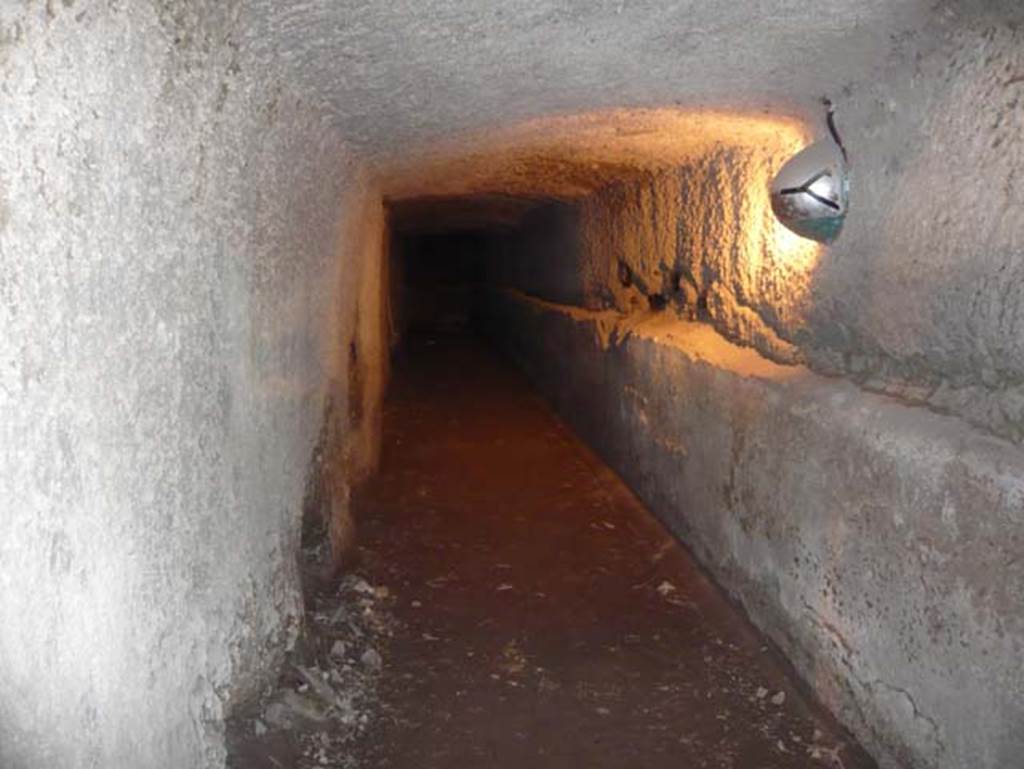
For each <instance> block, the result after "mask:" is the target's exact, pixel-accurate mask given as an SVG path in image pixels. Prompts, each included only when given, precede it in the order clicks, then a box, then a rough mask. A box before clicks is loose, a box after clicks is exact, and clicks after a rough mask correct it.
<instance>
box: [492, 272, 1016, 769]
mask: <svg viewBox="0 0 1024 769" xmlns="http://www.w3.org/2000/svg"><path fill="white" fill-rule="evenodd" d="M490 310H491V316H490V323H491V328H492V331H494V332H495V333H497V334H498V335H499V337H500V338H501V339H502V340H503V342H504V344H505V346H506V349H508V350H509V351H510V353H511V354H512V355H513V357H514V358H515V359H516V360H517V361H518V362H519V363H520V364H521V365H522V366H523V368H524V369H525V370H526V371H527V373H528V374H529V375H530V376H531V378H532V379H533V380H534V382H535V383H536V384H537V385H538V387H539V388H540V390H541V391H542V392H543V393H545V394H546V395H547V396H548V397H549V398H550V399H551V401H552V402H553V404H554V405H555V407H556V408H557V409H558V411H559V412H560V413H561V414H562V415H564V416H565V418H566V419H567V420H568V421H569V423H570V424H571V425H572V426H573V427H574V428H575V429H576V430H577V431H578V432H579V433H580V435H581V436H583V437H584V439H585V440H587V441H588V443H590V445H592V446H593V447H595V449H596V450H597V451H598V452H599V453H600V454H601V455H602V456H603V457H604V458H605V460H606V461H608V462H609V464H610V465H611V466H612V467H613V468H614V469H616V470H617V471H618V472H619V473H620V474H621V475H622V476H623V478H624V479H625V481H626V482H627V483H628V484H629V485H630V487H631V488H633V489H634V490H635V491H636V492H637V493H638V494H639V495H640V497H641V498H642V499H644V501H645V502H646V503H647V504H648V505H649V506H650V507H651V508H652V510H654V511H655V513H656V514H657V515H658V516H659V517H660V518H661V519H662V520H663V521H664V522H665V523H666V524H667V525H669V527H670V528H672V530H673V531H674V532H675V533H676V534H677V535H678V536H679V537H680V538H681V540H682V541H683V542H684V543H685V544H686V545H687V546H688V547H690V548H691V549H692V550H693V551H694V552H695V554H696V555H697V556H698V558H699V559H700V560H701V562H702V563H704V564H705V565H706V566H707V567H708V568H709V570H710V571H711V572H712V573H713V575H714V577H715V578H716V580H717V581H718V582H719V584H721V585H722V586H723V587H724V588H725V589H726V590H727V591H728V592H729V593H730V594H731V595H732V596H734V597H735V598H736V599H737V600H738V601H739V602H740V603H741V604H742V605H743V607H744V608H745V609H746V610H747V612H748V613H749V614H750V616H751V618H752V619H753V621H754V622H755V624H757V625H758V626H759V627H761V628H762V629H763V630H764V631H765V632H766V633H768V635H769V636H770V637H772V638H773V639H774V640H775V641H776V642H777V643H778V644H779V646H780V647H781V648H782V650H783V651H784V652H785V654H786V655H787V656H788V657H789V658H790V659H791V660H792V661H793V663H794V664H795V665H796V667H797V669H798V671H799V672H800V674H801V675H802V677H803V678H804V680H805V681H806V682H807V683H808V684H809V685H810V686H811V687H812V688H813V689H814V690H815V691H816V693H817V694H818V696H819V697H820V698H821V699H822V700H823V702H824V703H825V705H826V706H827V707H829V708H830V709H831V710H832V711H833V712H835V713H836V714H837V715H838V716H839V718H840V719H841V720H842V721H843V722H844V723H846V724H847V725H848V726H849V727H850V728H851V729H852V730H853V731H854V733H855V734H856V735H857V737H858V738H859V739H860V740H861V741H862V743H863V744H864V745H865V746H866V747H867V748H868V749H869V750H870V751H871V752H872V754H873V755H874V756H875V757H876V758H877V759H878V760H879V762H880V764H881V766H882V767H885V768H886V769H909V767H922V768H923V767H928V768H929V769H931V768H933V767H943V768H945V769H952V768H954V767H955V768H956V769H968V768H970V769H974V768H976V767H985V768H986V769H996V768H997V767H1004V766H1011V765H1014V764H1015V762H1017V761H1018V760H1019V757H1020V756H1021V755H1022V754H1024V741H1022V738H1024V735H1022V733H1021V731H1020V728H1019V725H1020V724H1021V723H1022V721H1024V678H1022V676H1021V671H1020V664H1019V660H1020V658H1021V654H1022V652H1024V605H1022V602H1021V598H1020V596H1021V594H1022V588H1024V568H1022V567H1021V564H1020V559H1019V553H1020V548H1021V542H1022V541H1024V520H1022V519H1021V516H1020V511H1021V509H1022V504H1024V480H1022V479H1024V456H1022V454H1021V452H1020V450H1019V449H1018V448H1017V447H1016V446H1014V445H1013V444H1010V443H1008V442H1006V441H1003V440H1000V439H996V438H992V437H989V436H986V435H984V434H982V433H979V432H977V431H974V430H972V429H968V428H966V427H965V424H964V423H963V421H961V420H959V419H957V418H953V417H947V416H939V415H936V414H933V413H930V412H929V411H927V410H926V409H923V408H913V407H908V406H906V405H904V404H902V403H901V402H899V401H897V400H895V399H893V398H890V397H886V396H882V395H877V394H872V393H867V392H864V391H863V390H860V389H858V388H857V387H855V386H854V385H852V384H850V383H848V382H845V381H844V380H835V379H826V378H824V377H821V376H819V375H816V374H814V373H812V372H811V371H809V370H808V369H806V368H805V367H803V366H784V365H779V364H776V363H773V362H771V361H769V360H767V359H766V358H764V357H762V356H761V355H759V354H758V353H756V352H755V351H753V350H752V349H750V348H744V347H738V346H736V345H734V344H732V343H730V342H728V341H726V340H725V339H723V338H722V337H721V336H720V335H719V334H718V333H717V332H715V331H714V330H713V329H712V327H710V326H709V325H708V324H704V323H694V322H689V321H683V320H679V319H678V318H676V317H673V316H672V314H671V313H668V312H664V311H663V312H650V311H645V312H638V313H634V314H631V315H627V314H623V313H619V312H617V311H614V310H605V311H593V310H583V309H580V308H578V307H571V306H567V305H561V304H554V303H550V302H546V301H543V300H538V299H536V298H532V297H529V296H527V295H525V294H522V293H520V292H518V291H508V290H505V291H496V292H495V293H494V296H493V301H492V303H491V305H490ZM840 757H841V756H840Z"/></svg>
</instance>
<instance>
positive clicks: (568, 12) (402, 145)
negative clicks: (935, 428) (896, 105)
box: [245, 0, 937, 161]
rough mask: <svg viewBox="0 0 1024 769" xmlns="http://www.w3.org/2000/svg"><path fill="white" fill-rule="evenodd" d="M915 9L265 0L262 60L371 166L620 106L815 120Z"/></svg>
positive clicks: (258, 17) (878, 61)
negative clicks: (318, 103) (443, 140)
mask: <svg viewBox="0 0 1024 769" xmlns="http://www.w3.org/2000/svg"><path fill="white" fill-rule="evenodd" d="M929 6H934V3H928V4H926V3H924V2H919V1H918V0H913V1H912V2H893V1H892V0H831V1H826V2H815V3H811V2H807V1H806V0H799V2H798V1H797V0H765V2H757V3H754V2H708V1H707V0H704V1H703V2H697V1H696V0H688V1H683V2H663V1H662V0H595V1H594V2H571V3H567V2H562V1H560V0H516V1H513V2H501V3H483V2H473V3H470V2H463V1H461V0H426V1H424V0H397V1H395V2H388V3H366V2H351V1H350V2H338V0H294V1H292V2H281V0H259V1H258V2H254V3H249V4H246V6H245V8H246V13H251V14H253V16H252V18H251V19H250V21H251V22H252V24H253V27H252V28H253V29H254V31H255V35H254V39H255V40H256V41H258V46H259V47H260V50H261V52H262V53H263V54H264V55H265V56H268V57H275V58H276V57H280V59H281V60H282V64H283V66H284V67H285V68H286V70H287V71H288V72H289V77H290V78H291V79H292V81H293V82H295V83H296V87H297V88H298V89H300V90H302V91H304V92H307V93H310V94H312V95H314V96H315V97H316V98H317V99H319V100H322V101H324V102H325V103H326V104H327V105H328V106H329V107H330V109H331V110H332V111H333V113H334V115H335V116H336V119H337V122H338V124H339V127H340V128H341V129H342V131H343V132H344V135H345V136H346V137H347V138H348V140H349V141H350V142H351V143H352V145H353V147H354V148H355V149H356V150H357V151H359V152H361V153H363V154H364V155H365V156H366V157H367V158H369V159H375V160H384V161H387V160H389V159H393V158H394V157H396V156H402V157H405V158H407V159H408V158H409V157H410V156H411V155H414V154H415V148H417V147H421V146H425V145H428V144H429V143H430V142H431V141H433V140H436V139H438V138H439V137H443V136H449V135H451V133H452V132H455V131H463V130H465V131H478V130H482V129H487V128H491V127H495V126H500V125H506V124H511V123H517V122H521V121H524V120H529V119H533V118H538V117H542V116H546V115H555V114H565V113H576V112H583V111H593V110H603V109H610V108H615V107H652V106H662V107H663V106H682V107H685V108H687V109H690V108H703V107H714V108H716V109H723V110H742V111H744V112H747V113H750V112H760V111H764V110H768V111H771V112H772V113H775V114H791V115H804V116H806V115H807V114H809V113H810V111H811V110H812V109H814V108H815V105H816V103H817V100H818V99H820V97H821V96H822V94H825V93H831V94H836V93H837V92H839V91H840V90H841V89H843V88H849V87H851V85H852V84H855V83H857V82H858V81H865V80H867V79H870V77H871V74H872V72H873V68H875V67H879V66H882V65H883V64H884V62H885V61H886V60H887V58H888V57H890V56H891V55H892V51H893V47H894V45H893V41H894V40H896V39H898V38H899V37H900V36H901V35H906V34H912V31H913V29H914V28H915V27H916V26H918V25H919V24H921V23H923V20H924V18H925V17H926V15H927V14H932V15H934V14H935V13H937V11H935V10H934V9H932V10H928V7H929Z"/></svg>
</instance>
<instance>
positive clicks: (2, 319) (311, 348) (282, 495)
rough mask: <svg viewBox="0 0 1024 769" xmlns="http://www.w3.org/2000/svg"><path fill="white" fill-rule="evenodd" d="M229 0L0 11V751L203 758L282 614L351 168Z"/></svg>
mask: <svg viewBox="0 0 1024 769" xmlns="http://www.w3.org/2000/svg"><path fill="white" fill-rule="evenodd" d="M237 10H238V5H237V4H231V3H220V2H216V3H213V2H210V3H195V2H189V3H159V4H150V3H130V4H120V3H118V4H114V3H110V4H108V3H99V2H93V3H71V2H63V3H57V2H54V3H45V4H44V3H41V2H40V3H15V4H12V3H5V4H3V5H2V7H0V329H3V333H2V335H0V499H2V500H3V513H2V515H0V680H3V682H4V683H3V687H2V692H0V765H3V766H4V767H10V768H11V769H28V768H29V767H40V766H53V767H83V768H84V767H104V768H108V767H109V768H110V769H116V768H119V767H125V768H127V767H131V768H132V769H135V768H137V767H153V768H154V769H155V768H157V767H175V769H178V768H180V767H207V766H210V767H213V766H219V765H220V764H221V763H222V760H223V747H222V744H221V731H222V728H223V727H222V718H223V716H224V713H225V712H226V710H227V709H228V708H229V707H230V706H231V704H232V703H233V702H234V701H235V700H237V699H239V698H241V697H244V696H245V695H247V694H248V693H249V692H251V691H253V690H254V688H255V687H256V686H258V685H259V684H261V683H262V682H263V680H264V678H265V677H266V676H267V675H272V674H273V670H274V668H275V666H276V664H277V663H278V662H279V661H280V659H281V655H282V653H283V650H284V648H285V646H286V645H287V643H288V642H289V639H291V638H292V637H293V636H294V633H295V630H296V622H297V620H298V618H299V616H300V612H301V603H300V599H299V594H298V583H297V579H296V574H295V567H294V561H293V555H294V552H295V550H296V547H297V543H298V531H299V507H300V504H301V501H302V496H303V488H304V484H305V474H306V468H307V465H308V463H309V458H310V454H311V451H312V447H313V440H314V438H315V437H316V434H317V431H318V430H319V428H320V419H321V416H322V410H323V401H324V393H325V389H326V387H327V383H328V380H330V381H337V382H341V383H342V385H344V383H345V382H346V367H347V357H346V356H340V359H337V360H332V357H331V356H328V355H327V354H326V353H325V351H326V349H328V348H333V347H336V346H337V347H342V349H347V347H348V339H347V338H346V334H348V335H349V336H350V335H351V333H352V329H353V326H354V319H353V318H352V317H351V312H352V311H353V309H354V307H355V305H356V302H355V298H354V297H355V296H356V295H357V294H358V282H359V281H358V274H359V273H358V271H357V269H356V268H355V267H354V265H355V264H358V262H355V261H350V262H348V263H347V264H345V263H344V262H343V258H342V257H341V256H340V254H341V253H342V252H341V251H340V250H339V244H338V239H339V236H340V231H341V230H340V222H341V219H342V209H343V205H344V203H345V199H346V197H348V198H357V197H358V196H359V194H360V185H361V183H362V182H361V181H360V175H359V168H358V164H357V163H356V162H355V161H354V160H353V159H352V157H351V155H350V154H349V153H348V152H347V150H346V147H345V145H344V144H343V143H342V141H341V139H340V137H339V135H338V133H337V131H336V129H334V128H333V127H332V126H331V125H330V124H329V122H328V121H326V120H325V119H324V115H323V113H322V112H321V111H318V110H317V109H315V108H313V107H311V106H310V105H309V103H308V102H304V101H302V100H301V99H299V98H297V97H296V96H295V95H294V92H293V91H292V90H291V89H288V88H286V87H284V83H283V81H282V80H281V79H280V78H277V77H274V76H273V75H272V73H271V74H268V73H267V72H266V71H265V70H264V69H263V68H262V64H261V62H259V61H257V60H256V59H254V58H253V57H252V56H251V55H249V54H248V53H246V50H245V46H244V45H243V43H244V40H243V38H242V37H241V33H240V32H239V30H238V27H237V23H236V21H235V20H234V16H235V15H236V14H237ZM378 208H379V203H378ZM378 221H379V219H378ZM360 226H362V225H361V224H360ZM357 231H358V230H353V232H357ZM350 240H351V238H350ZM359 256H360V257H361V256H362V254H359ZM332 276H337V277H336V280H335V279H334V278H333V277H332ZM346 314H348V317H346ZM335 334H337V336H335ZM334 357H335V358H339V356H334ZM340 389H341V393H340V395H341V396H344V390H343V386H342V387H341V388H340Z"/></svg>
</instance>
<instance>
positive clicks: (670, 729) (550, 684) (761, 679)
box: [355, 335, 874, 769]
mask: <svg viewBox="0 0 1024 769" xmlns="http://www.w3.org/2000/svg"><path fill="white" fill-rule="evenodd" d="M355 505H356V514H357V519H358V521H359V535H360V541H361V552H362V558H361V561H362V563H361V564H360V569H361V572H360V573H363V574H364V575H366V576H367V578H368V579H370V580H371V581H372V582H373V583H375V584H378V585H382V586H384V587H385V588H386V590H387V593H388V595H389V596H391V600H392V605H391V611H392V612H393V614H394V619H395V625H394V627H395V629H394V635H393V637H392V638H391V641H390V644H389V646H388V648H387V650H386V652H385V654H384V663H383V672H382V674H381V677H380V684H379V690H378V693H379V698H380V711H379V713H378V715H377V716H376V718H375V719H374V721H373V723H372V724H371V726H370V727H369V730H368V731H367V732H366V733H365V734H364V735H363V737H362V738H361V739H360V740H359V742H358V744H357V745H356V758H357V759H358V760H357V764H358V765H361V766H365V767H395V768H398V767H409V768H410V769H411V768H412V767H416V768H417V769H420V768H422V767H438V768H439V769H440V768H442V767H443V768H451V769H456V768H458V769H469V768H472V767H488V768H489V769H503V768H505V767H509V768H511V767H516V768H517V769H522V768H525V767H534V768H537V769H540V768H543V767H551V768H554V767H559V768H561V767H616V768H617V769H620V768H625V767H637V768H639V767H648V768H650V769H661V768H662V767H666V768H667V767H673V768H677V769H678V768H689V767H722V768H726V767H734V768H736V769H771V768H779V769H782V768H783V767H831V768H833V769H837V768H839V767H842V768H843V769H862V768H864V767H873V766H874V763H873V762H872V761H871V759H870V758H869V757H868V756H867V755H866V754H865V753H864V752H863V751H862V750H861V749H860V748H859V747H858V746H857V745H856V743H855V742H853V741H852V739H851V738H850V736H849V735H848V734H847V733H846V732H845V731H844V730H843V729H842V728H841V727H840V726H838V725H837V723H836V722H835V721H834V720H833V719H832V718H831V717H830V716H829V715H828V714H827V713H825V712H824V711H823V710H822V709H821V708H820V707H819V706H818V705H817V704H815V703H814V702H813V701H812V700H811V699H810V698H809V697H808V696H807V694H806V692H805V690H804V689H803V688H802V687H801V686H800V685H799V684H798V683H797V682H796V681H795V679H794V677H793V673H792V671H791V669H790V668H789V666H788V665H787V663H786V662H785V660H783V659H782V658H781V657H780V656H779V655H778V653H777V652H776V651H775V650H774V648H773V647H772V646H771V645H770V644H769V643H768V642H767V641H766V640H765V639H764V638H763V637H762V636H761V635H760V634H759V633H758V631H757V630H756V629H755V628H753V627H752V626H751V624H750V623H749V622H748V621H747V620H746V618H745V617H744V616H743V614H742V612H740V611H739V610H738V609H737V608H736V607H735V606H734V605H733V604H732V603H730V601H729V600H728V599H727V598H726V597H725V596H724V595H723V594H722V592H721V591H720V590H719V589H718V588H717V587H716V586H715V585H714V584H713V583H712V582H711V581H710V580H709V578H708V577H707V576H706V575H705V574H704V573H703V572H702V571H701V570H700V569H699V567H698V566H697V565H696V564H695V563H694V561H693V559H692V558H691V556H690V555H689V554H688V552H687V551H686V549H685V548H684V547H683V546H681V545H680V544H679V543H678V542H676V540H674V539H673V538H672V536H671V535H670V534H669V533H668V532H667V531H666V529H665V528H664V527H662V526H661V525H660V524H659V523H658V521H657V520H656V519H655V518H654V517H653V515H652V514H651V513H650V512H649V511H648V510H647V509H646V508H645V507H644V506H643V504H642V503H641V502H640V501H638V500H637V499H636V498H635V497H634V496H633V495H632V494H631V493H630V491H629V490H628V489H627V488H626V487H625V486H624V485H623V484H622V482H621V481H620V480H619V479H618V478H617V476H616V475H615V474H614V473H613V472H611V470H609V469H608V467H607V466H605V465H604V464H603V463H602V462H601V460H600V459H599V458H598V457H596V456H595V455H594V454H593V453H592V452H591V451H589V450H588V449H587V448H586V447H585V446H584V445H583V444H582V443H581V442H580V441H579V440H578V439H577V438H576V437H574V435H573V434H572V432H571V431H570V430H569V429H568V428H567V427H566V425H564V424H563V423H562V422H561V421H560V420H559V419H558V417H557V416H556V415H555V414H554V413H553V412H552V411H551V409H550V408H549V407H548V406H547V405H546V404H545V402H544V401H543V400H542V399H541V398H540V397H539V395H538V394H537V393H536V392H535V391H534V390H532V389H531V387H530V385H529V384H528V382H527V381H526V380H525V379H524V378H523V376H522V375H521V374H519V373H518V371H517V370H516V369H514V368H513V367H512V366H511V365H510V364H509V363H507V362H505V361H504V360H503V359H502V358H501V357H499V356H497V355H496V354H494V353H492V352H490V351H489V350H488V348H487V347H486V346H484V345H482V344H481V343H479V342H477V341H475V340H474V339H473V338H472V337H470V336H465V335H451V336H437V337H433V338H429V337H422V338H416V339H413V340H412V341H410V342H409V343H408V344H407V345H406V347H405V348H404V349H403V350H402V351H401V353H400V354H399V356H398V358H397V360H396V362H395V366H394V370H393V381H392V386H391V389H390V394H389V399H388V402H387V407H386V413H385V420H384V446H383V457H382V466H381V469H380V473H379V474H378V475H377V476H376V477H375V478H374V479H373V480H372V481H371V482H370V483H369V485H368V486H366V487H365V488H363V489H362V490H361V491H360V492H359V493H358V494H357V496H356V499H355Z"/></svg>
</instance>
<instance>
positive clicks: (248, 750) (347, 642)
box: [228, 552, 394, 769]
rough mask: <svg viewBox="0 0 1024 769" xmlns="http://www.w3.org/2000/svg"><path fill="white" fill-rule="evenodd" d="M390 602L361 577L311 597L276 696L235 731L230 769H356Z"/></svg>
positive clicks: (373, 707)
mask: <svg viewBox="0 0 1024 769" xmlns="http://www.w3.org/2000/svg"><path fill="white" fill-rule="evenodd" d="M304 555H305V556H306V559H307V560H310V561H312V560H315V559H316V557H317V553H315V552H306V553H304ZM391 603H392V598H391V594H390V591H389V590H388V589H387V588H385V587H380V586H374V585H371V584H370V583H369V582H367V581H366V580H365V579H364V578H362V577H361V576H359V575H356V574H350V575H347V576H345V577H344V578H342V579H341V581H340V582H338V583H337V584H336V585H335V586H333V588H332V589H320V590H317V591H315V592H314V593H313V594H312V595H307V604H308V605H307V612H306V633H305V635H304V637H303V638H302V639H301V641H300V643H299V644H298V645H297V646H296V648H295V649H294V650H293V651H292V652H291V653H290V654H289V655H288V659H287V662H286V664H285V666H284V669H283V671H282V673H281V676H280V679H279V681H278V684H277V687H276V689H275V690H274V691H273V692H270V693H268V694H267V696H265V697H264V698H263V700H262V701H261V702H260V703H258V704H257V705H256V706H254V707H253V708H251V709H249V710H248V711H247V712H246V713H245V714H241V715H239V716H237V717H236V718H234V719H233V720H232V722H231V724H230V725H229V735H228V744H229V759H228V766H229V767H236V768H237V769H262V768H263V767H280V766H285V767H289V769H292V768H294V769H314V767H315V768H316V769H323V768H324V767H331V768H334V769H352V767H354V766H356V763H355V759H354V758H353V757H352V745H353V743H354V742H355V741H356V739H357V738H358V737H359V736H360V735H361V734H363V732H365V731H366V729H367V728H368V727H369V726H370V725H371V724H372V723H373V720H374V718H375V717H377V716H378V715H379V705H378V697H377V688H378V683H379V679H380V676H381V675H382V673H383V671H384V669H385V667H386V662H385V660H386V656H387V647H388V644H389V641H390V639H391V637H392V635H393V633H394V620H393V618H392V614H391V610H390V607H391Z"/></svg>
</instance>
